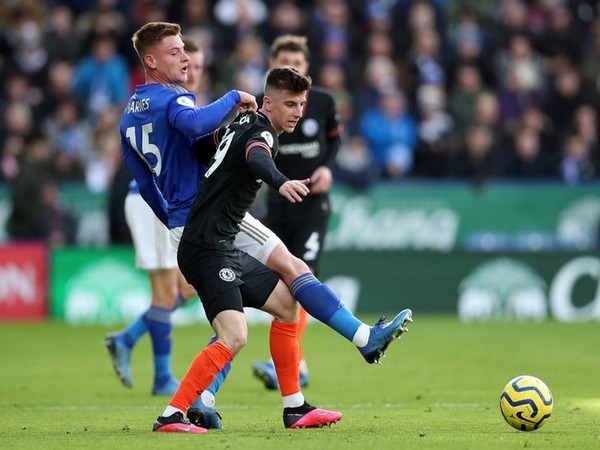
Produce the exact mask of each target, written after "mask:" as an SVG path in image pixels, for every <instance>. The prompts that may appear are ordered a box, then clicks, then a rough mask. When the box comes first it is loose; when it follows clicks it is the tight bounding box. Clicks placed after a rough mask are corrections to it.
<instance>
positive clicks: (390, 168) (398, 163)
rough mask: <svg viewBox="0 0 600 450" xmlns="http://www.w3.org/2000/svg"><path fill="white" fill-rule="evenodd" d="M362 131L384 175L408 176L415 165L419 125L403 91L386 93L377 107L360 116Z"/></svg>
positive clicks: (395, 177)
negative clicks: (410, 110)
mask: <svg viewBox="0 0 600 450" xmlns="http://www.w3.org/2000/svg"><path fill="white" fill-rule="evenodd" d="M360 131H361V135H362V136H363V138H364V139H365V140H366V141H367V144H368V146H369V149H370V151H371V155H372V157H373V161H374V162H375V164H376V165H377V166H378V168H379V171H380V173H381V175H382V176H383V177H384V178H387V179H392V180H393V179H398V178H404V177H406V175H407V174H408V172H409V171H410V170H411V168H412V165H413V158H414V149H415V144H416V136H417V127H416V123H415V120H414V118H413V116H412V115H411V114H410V112H409V110H408V104H407V101H406V96H405V95H404V92H402V91H400V90H391V91H389V92H383V93H382V94H381V96H380V98H379V103H378V106H377V107H375V108H373V109H370V110H368V111H366V112H365V113H363V114H362V115H361V117H360Z"/></svg>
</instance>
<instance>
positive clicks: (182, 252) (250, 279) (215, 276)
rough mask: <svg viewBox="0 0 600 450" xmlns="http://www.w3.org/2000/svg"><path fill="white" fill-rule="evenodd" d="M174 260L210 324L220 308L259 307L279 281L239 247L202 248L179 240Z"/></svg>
mask: <svg viewBox="0 0 600 450" xmlns="http://www.w3.org/2000/svg"><path fill="white" fill-rule="evenodd" d="M177 261H178V264H179V268H180V269H181V273H183V276H184V277H185V279H186V280H187V282H188V283H190V284H191V285H192V286H194V288H195V289H196V291H197V292H198V295H199V296H200V301H201V302H202V305H203V306H204V311H205V312H206V317H207V318H208V320H209V322H210V323H212V321H213V320H214V318H215V317H216V316H217V314H219V313H220V312H222V311H226V310H230V309H232V310H235V311H240V312H244V307H251V308H257V309H260V308H262V307H263V305H264V304H265V302H266V301H267V299H268V298H269V296H270V295H271V293H272V292H273V290H274V289H275V286H276V285H277V283H278V282H279V277H278V276H277V274H276V273H275V272H273V271H271V270H269V268H267V266H265V265H264V264H262V263H261V262H260V261H258V260H256V259H254V258H253V257H252V256H250V255H248V254H246V253H244V252H240V251H239V250H233V251H230V252H224V251H217V250H206V249H201V248H199V247H197V246H195V245H192V244H190V243H188V242H185V241H181V243H180V244H179V249H178V251H177Z"/></svg>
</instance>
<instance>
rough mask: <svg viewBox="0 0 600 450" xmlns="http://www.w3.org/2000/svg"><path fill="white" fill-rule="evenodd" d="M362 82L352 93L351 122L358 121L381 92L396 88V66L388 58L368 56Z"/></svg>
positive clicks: (371, 106)
mask: <svg viewBox="0 0 600 450" xmlns="http://www.w3.org/2000/svg"><path fill="white" fill-rule="evenodd" d="M364 78H365V80H364V82H363V83H361V87H360V88H359V89H357V90H356V91H355V94H354V96H353V97H354V104H355V108H354V117H353V123H358V121H359V118H360V115H361V114H362V113H364V112H365V111H367V110H369V109H371V108H375V107H376V106H377V102H378V101H379V98H380V97H381V95H382V93H384V92H388V91H392V90H395V89H398V88H399V87H398V75H397V71H396V67H395V66H394V63H393V61H392V60H391V59H390V58H386V57H384V56H374V57H372V58H369V59H368V61H367V64H366V66H365V70H364Z"/></svg>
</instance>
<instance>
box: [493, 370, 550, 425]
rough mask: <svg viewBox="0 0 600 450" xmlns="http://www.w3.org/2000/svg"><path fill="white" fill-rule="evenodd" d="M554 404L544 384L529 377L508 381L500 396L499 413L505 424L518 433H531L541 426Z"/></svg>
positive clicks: (519, 377) (523, 376)
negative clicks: (518, 431) (500, 412)
mask: <svg viewBox="0 0 600 450" xmlns="http://www.w3.org/2000/svg"><path fill="white" fill-rule="evenodd" d="M553 406H554V404H553V401H552V393H551V392H550V389H548V386H546V383H544V382H543V381H542V380H540V379H539V378H536V377H532V376H530V375H521V376H518V377H515V378H513V379H512V380H510V381H509V382H508V383H507V384H506V386H504V389H503V390H502V395H500V411H502V415H503V416H504V419H505V420H506V422H507V423H508V424H509V425H510V426H512V427H514V428H516V429H517V430H520V431H533V430H537V429H538V428H540V427H541V426H543V425H544V424H545V423H546V422H547V421H548V419H549V418H550V415H551V414H552V408H553Z"/></svg>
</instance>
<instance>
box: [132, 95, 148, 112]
mask: <svg viewBox="0 0 600 450" xmlns="http://www.w3.org/2000/svg"><path fill="white" fill-rule="evenodd" d="M147 109H150V99H149V98H147V97H145V98H140V99H138V100H131V101H130V102H129V103H128V105H127V111H126V112H127V114H132V113H137V112H142V111H146V110H147Z"/></svg>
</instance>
